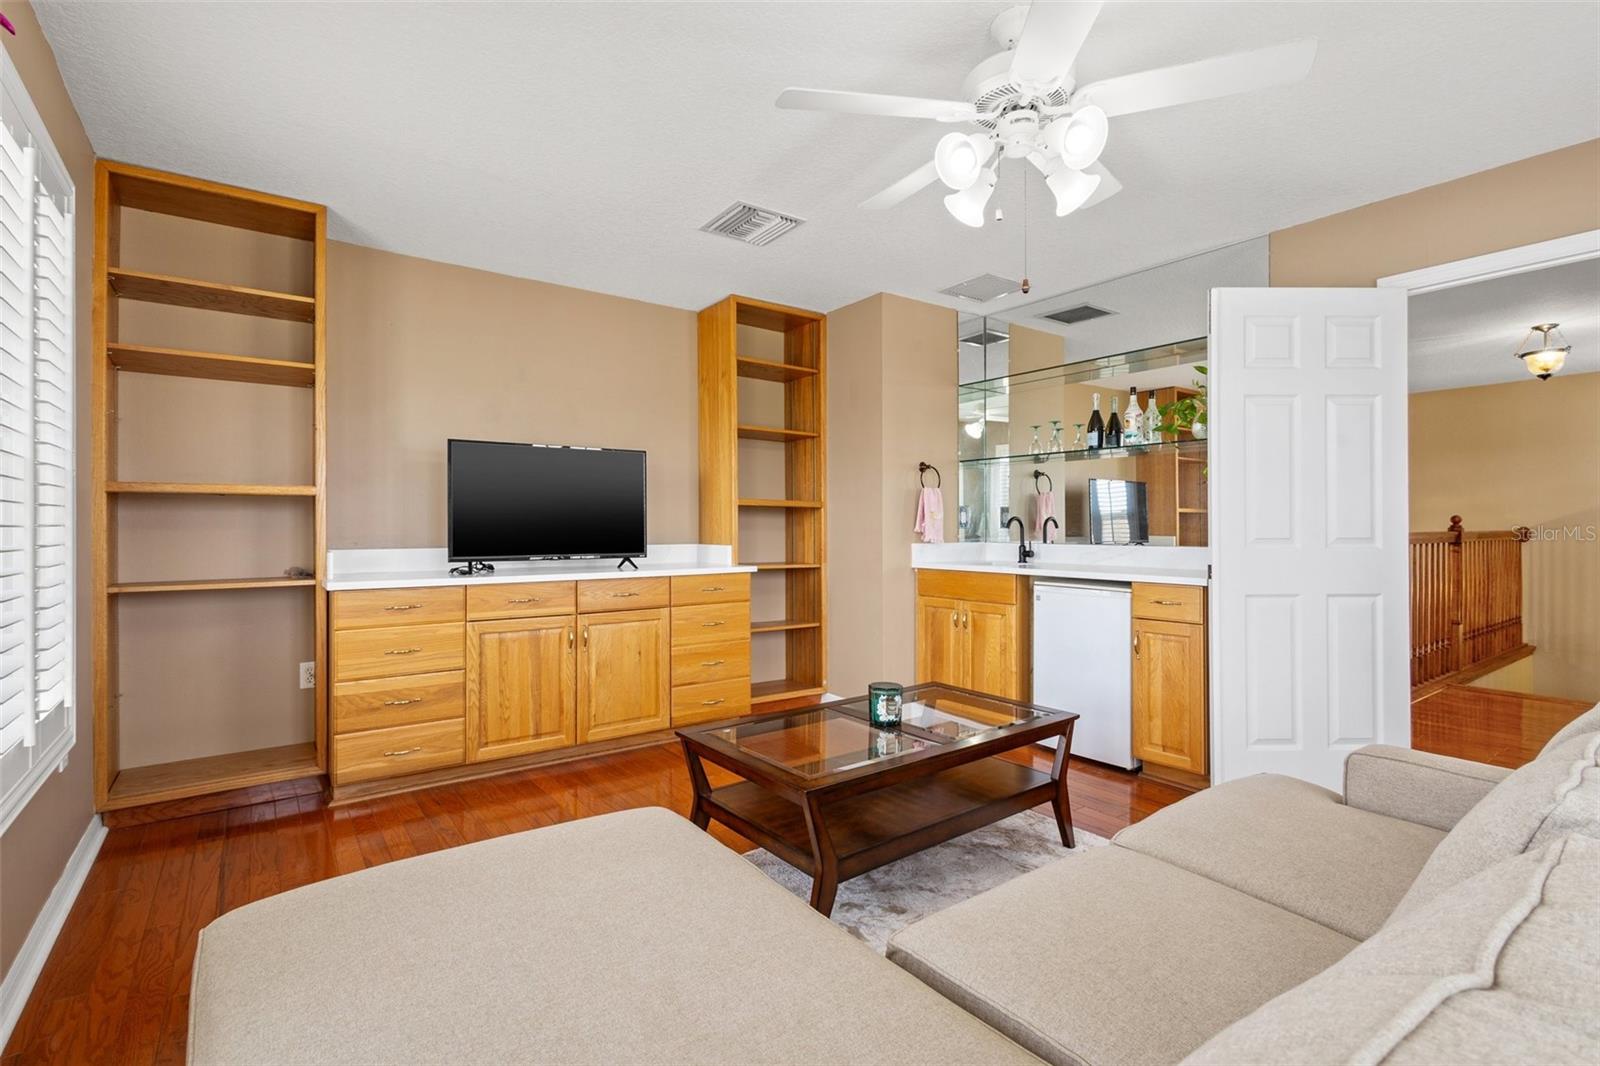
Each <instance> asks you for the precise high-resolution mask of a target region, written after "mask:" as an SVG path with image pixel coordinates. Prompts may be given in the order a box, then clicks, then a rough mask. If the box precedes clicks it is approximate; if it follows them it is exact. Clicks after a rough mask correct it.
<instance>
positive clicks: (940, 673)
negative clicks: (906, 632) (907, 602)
mask: <svg viewBox="0 0 1600 1066" xmlns="http://www.w3.org/2000/svg"><path fill="white" fill-rule="evenodd" d="M961 612H962V604H961V602H960V601H959V600H945V599H934V598H932V597H927V596H924V597H922V598H920V599H918V600H917V684H919V685H921V684H929V683H932V684H937V685H955V686H957V687H959V688H966V687H967V652H966V648H967V641H966V632H965V630H963V629H962V628H961Z"/></svg>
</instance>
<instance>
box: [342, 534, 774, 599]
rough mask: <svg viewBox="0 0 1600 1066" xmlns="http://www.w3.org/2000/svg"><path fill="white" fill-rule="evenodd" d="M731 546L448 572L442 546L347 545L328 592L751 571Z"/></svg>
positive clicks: (676, 547)
mask: <svg viewBox="0 0 1600 1066" xmlns="http://www.w3.org/2000/svg"><path fill="white" fill-rule="evenodd" d="M732 557H733V552H732V550H731V549H730V548H728V547H727V546H726V545H716V544H652V545H650V548H649V550H648V552H647V553H646V554H645V555H644V556H641V557H640V558H639V559H638V560H637V562H638V564H639V569H637V570H634V569H632V568H631V567H623V568H622V569H621V570H618V569H617V562H618V560H616V559H571V560H565V561H561V562H505V563H496V564H495V572H494V573H492V574H473V575H471V576H470V577H469V576H467V575H464V574H452V573H450V567H451V566H452V565H455V564H452V563H450V562H449V561H448V559H447V558H446V553H445V550H444V549H443V548H392V549H375V550H364V549H347V550H341V551H330V552H329V553H328V577H327V580H326V581H325V582H324V586H325V587H326V588H327V590H328V591H329V592H349V591H353V590H356V589H394V588H438V587H443V586H450V585H507V584H512V583H514V582H515V583H521V582H536V581H611V580H615V579H618V578H629V577H686V576H693V575H697V574H749V573H754V572H755V567H753V566H737V565H735V564H734V563H733V561H732Z"/></svg>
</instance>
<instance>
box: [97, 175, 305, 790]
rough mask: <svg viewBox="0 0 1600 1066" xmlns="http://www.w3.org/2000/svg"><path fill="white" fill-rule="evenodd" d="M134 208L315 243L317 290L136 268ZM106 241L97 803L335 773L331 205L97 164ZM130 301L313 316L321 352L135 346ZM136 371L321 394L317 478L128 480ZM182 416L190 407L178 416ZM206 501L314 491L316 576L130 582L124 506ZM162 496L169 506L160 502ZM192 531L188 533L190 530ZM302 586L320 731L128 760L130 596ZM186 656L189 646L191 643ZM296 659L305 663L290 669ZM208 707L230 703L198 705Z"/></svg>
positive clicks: (100, 302)
mask: <svg viewBox="0 0 1600 1066" xmlns="http://www.w3.org/2000/svg"><path fill="white" fill-rule="evenodd" d="M124 209H132V210H135V211H142V212H150V213H153V214H157V215H167V216H175V217H177V218H180V219H187V220H191V221H193V222H200V223H207V224H214V225H217V226H227V227H234V228H237V229H243V230H252V231H255V232H256V233H260V234H268V235H271V236H273V237H281V238H291V239H292V240H294V241H301V242H304V245H305V254H306V255H307V256H308V257H309V259H310V262H309V271H310V277H311V278H312V288H313V291H312V293H311V294H309V295H307V294H301V293H290V292H274V291H268V290H263V289H255V288H249V287H246V286H240V285H232V284H223V283H221V282H217V281H211V280H206V279H202V278H191V277H175V276H172V275H168V274H159V273H150V272H147V271H141V270H134V269H130V268H128V267H126V266H125V265H124V263H123V258H122V256H123V229H124V217H123V211H124ZM94 229H95V248H94V292H93V297H94V300H93V303H94V308H93V337H94V351H93V357H92V358H93V368H92V370H93V373H92V382H91V390H92V392H91V418H92V451H93V457H92V462H93V479H94V486H93V513H92V516H91V523H92V552H93V568H92V578H91V581H92V587H91V593H92V597H93V605H92V609H93V637H92V641H91V646H90V647H91V655H92V659H93V662H92V666H93V685H92V688H93V701H94V761H95V805H96V807H97V809H99V810H100V811H105V812H113V811H129V810H130V809H133V808H139V807H145V806H148V805H150V804H161V803H170V802H176V801H196V806H201V805H203V803H204V801H200V800H197V798H200V797H207V798H217V799H218V802H216V803H215V804H214V805H216V806H225V805H227V804H226V798H227V794H229V793H235V792H236V791H237V790H244V789H251V788H253V787H255V786H262V785H272V784H276V783H278V782H284V781H291V780H296V779H299V778H306V777H315V776H317V775H318V774H320V773H322V772H323V770H324V769H325V768H326V765H327V761H326V753H325V751H324V737H325V735H326V730H325V728H324V722H325V720H326V716H327V680H326V673H327V671H326V670H325V669H324V654H325V648H326V646H327V639H326V628H327V618H326V598H325V597H324V596H322V595H321V594H320V591H319V590H320V588H321V585H322V582H323V579H324V576H325V575H324V572H323V571H324V566H325V558H326V554H327V553H326V550H325V549H326V542H325V519H326V503H327V501H326V493H325V487H324V479H325V465H326V464H325V454H324V449H325V442H324V434H325V430H326V411H327V408H326V393H325V388H326V381H325V374H324V366H325V358H326V348H327V337H326V306H327V271H326V259H325V255H324V252H325V244H326V235H327V215H326V210H325V209H324V208H323V207H322V206H321V205H318V204H312V203H306V202H303V201H300V200H291V199H286V198H284V197H281V196H271V195H268V194H266V193H260V192H253V191H251V190H248V189H240V188H236V187H234V186H230V185H221V184H217V183H215V182H209V181H202V180H199V179H196V178H191V177H186V176H183V175H179V174H170V173H165V172H162V171H157V170H151V169H148V168H144V167H136V166H129V165H126V164H122V163H114V162H108V161H101V162H99V163H98V164H97V165H96V168H95V216H94ZM124 301H141V302H144V303H153V304H164V305H168V306H173V307H180V308H191V309H199V310H202V311H206V312H208V313H222V314H233V315H250V316H258V317H262V318H272V319H282V320H285V321H289V322H297V323H304V324H307V325H309V326H310V327H311V339H310V347H311V358H310V360H292V359H271V358H261V357H256V356H248V355H231V354H225V353H220V352H211V351H196V350H191V349H186V348H175V347H170V348H169V347H162V346H158V345H150V344H131V343H124V342H123V339H122V338H121V337H120V336H119V333H118V322H119V308H120V307H121V305H122V303H123V302H124ZM124 374H157V375H169V376H176V377H185V378H203V379H210V380H213V381H226V382H243V383H248V384H249V385H251V386H252V387H254V386H261V387H279V388H296V389H301V388H303V389H309V390H311V394H312V397H311V402H310V410H311V420H310V421H311V424H310V425H308V426H306V428H305V431H306V432H307V433H309V434H310V435H311V438H312V439H311V447H310V465H311V474H310V481H309V483H305V484H231V483H225V484H217V483H191V482H176V481H133V480H123V479H122V478H120V477H119V473H118V444H117V440H118V420H119V418H120V417H121V412H120V411H119V406H118V395H119V389H118V386H119V381H120V379H121V376H122V375H124ZM164 414H165V415H166V416H167V417H170V418H171V419H173V420H175V421H176V422H181V421H182V420H183V419H184V412H183V411H182V410H171V411H168V412H164ZM196 496H205V497H241V498H257V499H279V500H282V499H285V498H289V499H294V498H303V499H305V500H306V501H307V503H306V506H309V507H310V508H311V509H312V515H311V523H310V527H311V530H312V535H311V539H312V541H313V543H311V544H308V545H304V548H305V549H306V550H307V551H308V552H309V554H308V555H307V556H306V558H307V561H308V562H310V563H311V565H310V567H309V569H311V571H312V575H311V576H309V577H302V576H293V575H290V576H285V575H281V574H280V575H240V576H228V577H221V578H200V579H177V580H123V578H122V575H121V574H120V573H119V570H118V550H117V549H118V511H119V507H120V505H121V504H122V503H123V502H124V501H129V500H134V499H137V500H143V501H160V500H163V499H165V500H180V499H193V498H195V497H196ZM157 505H159V504H157ZM180 535H181V533H180ZM285 589H287V590H300V591H298V592H295V593H291V594H294V595H304V596H308V597H310V598H311V601H312V605H311V611H312V612H313V619H314V621H313V629H314V644H313V646H312V647H310V648H307V649H306V657H307V659H308V660H311V661H313V662H315V664H316V685H315V692H314V694H313V699H312V701H311V702H312V706H313V708H314V711H313V718H314V720H313V721H312V722H310V723H307V724H308V725H309V731H308V732H309V736H310V738H311V739H310V740H308V741H305V742H302V743H295V744H288V745H279V746H274V747H267V748H258V749H255V750H245V751H228V752H224V753H220V754H214V755H207V756H203V757H199V758H174V759H172V760H171V761H166V762H159V761H158V762H153V763H149V762H147V763H143V764H141V765H138V766H123V765H121V762H122V758H121V748H120V740H121V734H120V730H119V710H120V708H119V704H120V693H119V688H118V680H119V673H118V661H119V659H118V656H119V639H118V637H119V634H118V615H119V608H118V604H119V602H121V601H125V600H127V599H128V598H137V597H149V596H174V597H179V599H178V600H177V601H175V602H176V603H177V605H178V608H179V609H180V610H184V609H186V608H185V605H186V604H191V603H193V602H195V601H194V600H192V599H185V598H187V597H203V596H207V595H215V594H237V593H249V594H251V595H252V596H254V595H265V594H267V593H268V590H285ZM176 651H177V654H178V655H179V656H180V657H181V655H182V652H183V649H177V650H176ZM286 668H292V665H290V664H286ZM195 710H196V712H197V713H202V714H203V713H210V712H213V711H215V712H221V711H222V710H224V709H223V708H198V709H195Z"/></svg>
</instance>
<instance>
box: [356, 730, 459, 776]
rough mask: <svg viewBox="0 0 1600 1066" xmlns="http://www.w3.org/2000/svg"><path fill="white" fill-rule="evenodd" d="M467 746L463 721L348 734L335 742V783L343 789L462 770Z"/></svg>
mask: <svg viewBox="0 0 1600 1066" xmlns="http://www.w3.org/2000/svg"><path fill="white" fill-rule="evenodd" d="M466 743H467V726H466V719H464V718H452V719H450V720H448V721H444V722H424V723H422V724H421V725H402V726H395V727H394V728H393V729H369V730H367V731H366V732H365V733H346V734H345V735H344V736H338V737H334V738H333V780H334V783H335V784H339V785H342V784H346V783H348V782H351V781H370V780H372V779H373V778H375V777H395V776H398V775H400V774H414V773H418V772H420V771H422V770H436V769H438V768H439V767H441V766H459V765H460V764H461V762H462V761H463V759H464V758H465V756H466Z"/></svg>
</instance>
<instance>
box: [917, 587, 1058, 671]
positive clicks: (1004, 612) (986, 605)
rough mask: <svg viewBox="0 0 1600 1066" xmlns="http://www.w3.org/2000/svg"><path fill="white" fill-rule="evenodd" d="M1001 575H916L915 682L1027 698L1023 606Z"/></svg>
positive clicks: (1020, 593) (1016, 589)
mask: <svg viewBox="0 0 1600 1066" xmlns="http://www.w3.org/2000/svg"><path fill="white" fill-rule="evenodd" d="M1025 580H1026V579H1025V578H1017V577H1012V576H1010V575H1007V574H974V573H966V572H961V571H946V570H922V571H918V573H917V607H916V610H917V664H916V673H917V676H916V682H917V683H918V684H923V683H927V682H932V683H936V684H944V685H954V686H957V687H959V688H969V689H972V690H974V691H976V692H985V693H989V694H990V695H995V696H1003V697H1005V698H1007V699H1019V700H1020V699H1027V698H1028V689H1029V688H1030V685H1031V679H1030V676H1029V664H1030V662H1031V659H1030V654H1029V640H1028V632H1027V631H1028V619H1027V604H1028V598H1027V596H1026V595H1024V594H1023V589H1022V588H1021V583H1022V582H1023V581H1025Z"/></svg>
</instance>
